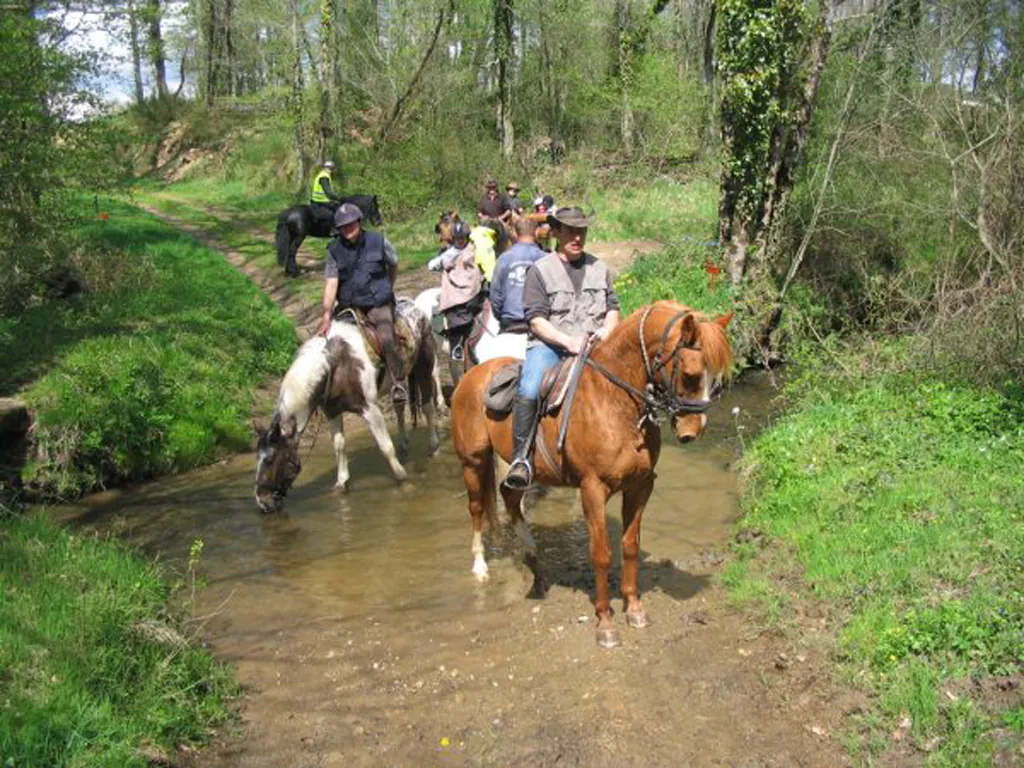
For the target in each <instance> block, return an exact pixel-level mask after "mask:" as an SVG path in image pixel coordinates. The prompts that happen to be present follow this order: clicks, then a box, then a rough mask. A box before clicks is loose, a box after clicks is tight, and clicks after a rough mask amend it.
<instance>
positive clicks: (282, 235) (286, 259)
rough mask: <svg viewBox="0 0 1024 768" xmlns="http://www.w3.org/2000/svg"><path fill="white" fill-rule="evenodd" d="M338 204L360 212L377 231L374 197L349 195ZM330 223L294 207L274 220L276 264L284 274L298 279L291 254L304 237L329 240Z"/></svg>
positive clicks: (303, 207)
mask: <svg viewBox="0 0 1024 768" xmlns="http://www.w3.org/2000/svg"><path fill="white" fill-rule="evenodd" d="M341 202H342V203H353V204H354V205H355V206H356V207H357V208H359V210H361V211H362V212H363V218H365V219H366V220H367V221H369V222H371V223H372V224H373V225H374V226H377V227H379V226H380V225H381V224H382V223H383V219H382V218H381V215H380V208H379V206H378V205H377V196H376V195H349V196H348V197H343V198H341ZM331 230H332V226H331V222H330V221H329V220H328V219H324V218H321V217H320V216H315V215H314V214H313V211H312V209H311V207H310V206H308V205H296V206H293V207H292V208H288V209H286V210H284V211H281V215H280V216H278V217H277V263H278V264H280V265H281V266H283V267H284V271H285V274H287V275H289V276H290V277H298V275H299V267H298V265H297V264H296V263H295V253H296V252H297V251H298V250H299V246H300V245H302V241H303V240H305V239H306V238H307V237H330V236H331V234H332V231H331Z"/></svg>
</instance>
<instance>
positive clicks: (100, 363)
mask: <svg viewBox="0 0 1024 768" xmlns="http://www.w3.org/2000/svg"><path fill="white" fill-rule="evenodd" d="M67 249H68V254H67V261H68V270H69V272H72V273H73V274H74V275H75V276H76V279H77V280H78V281H79V282H80V283H81V284H82V285H83V288H84V290H82V291H81V292H80V293H78V294H77V295H75V296H72V297H70V298H68V299H62V300H52V301H46V302H44V303H42V304H38V305H36V306H33V307H30V308H29V309H27V310H26V311H25V312H23V313H21V314H20V315H18V316H15V317H3V318H0V358H2V359H3V360H4V361H5V366H4V368H3V370H2V371H0V393H2V394H11V393H15V392H20V394H21V396H22V397H24V399H25V400H27V401H28V402H29V404H30V405H31V406H32V408H33V409H34V411H35V414H36V422H35V427H34V444H35V453H34V457H33V459H32V461H31V462H30V465H29V466H28V467H27V469H26V471H25V477H26V479H27V480H28V481H30V482H32V483H36V484H38V485H39V486H41V487H43V488H45V489H47V490H49V491H53V492H57V493H60V494H76V493H79V492H81V491H84V490H89V489H92V488H96V487H98V486H102V485H105V484H109V483H116V482H121V481H125V480H132V479H138V478H144V477H148V476H151V475H155V474H160V473H167V472H175V471H180V470H183V469H187V468H190V467H194V466H197V465H200V464H203V463H208V462H210V461H212V460H213V459H214V458H216V456H217V455H218V452H219V451H222V450H225V449H228V450H238V449H242V448H244V447H246V446H247V445H248V444H249V443H250V441H251V429H250V427H249V424H248V419H249V418H250V416H251V412H252V393H253V391H254V390H255V389H257V388H258V387H259V386H260V385H261V384H262V382H263V381H265V380H266V379H267V378H268V377H270V376H274V375H277V374H279V373H280V372H281V371H282V370H284V368H285V367H286V366H287V364H288V361H289V359H290V356H291V354H292V351H293V349H294V346H295V339H294V333H293V331H292V328H291V326H290V324H289V322H288V321H287V319H286V318H285V317H284V316H283V315H281V313H280V312H278V311H277V309H276V308H275V307H274V306H273V304H272V303H271V302H270V301H269V300H268V299H267V298H266V297H264V296H263V295H262V294H261V293H260V292H259V290H258V289H257V288H256V287H255V286H253V285H252V284H251V283H250V282H249V281H248V280H247V279H246V278H245V277H244V276H242V275H241V274H239V273H238V272H236V271H235V270H234V269H233V268H232V267H230V266H229V265H228V264H227V263H225V261H224V260H223V257H221V256H220V255H219V254H217V253H214V252H212V251H210V250H208V249H205V248H202V247H199V246H197V245H196V244H195V243H194V242H193V241H192V240H190V239H189V238H188V237H186V236H184V235H182V234H180V233H178V232H176V231H175V230H174V229H172V228H171V227H169V226H167V225H165V224H163V223H161V222H160V221H159V220H157V219H155V218H153V217H151V216H148V215H146V214H143V213H141V212H140V211H138V210H137V209H134V208H132V207H129V206H126V205H120V204H113V205H112V207H111V208H110V218H109V220H95V221H93V222H90V223H87V224H84V225H82V227H81V228H80V229H79V231H77V232H76V233H75V237H74V241H73V242H72V243H69V244H68V245H67Z"/></svg>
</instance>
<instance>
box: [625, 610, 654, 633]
mask: <svg viewBox="0 0 1024 768" xmlns="http://www.w3.org/2000/svg"><path fill="white" fill-rule="evenodd" d="M626 623H627V624H628V625H629V626H630V627H632V628H633V629H647V627H649V626H651V621H650V619H648V618H647V611H637V612H635V613H630V612H629V611H626Z"/></svg>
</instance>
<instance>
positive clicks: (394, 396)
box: [391, 384, 409, 403]
mask: <svg viewBox="0 0 1024 768" xmlns="http://www.w3.org/2000/svg"><path fill="white" fill-rule="evenodd" d="M408 399H409V393H408V392H406V391H405V387H403V386H402V385H401V384H393V385H392V386H391V402H392V403H404V402H406V401H407V400H408Z"/></svg>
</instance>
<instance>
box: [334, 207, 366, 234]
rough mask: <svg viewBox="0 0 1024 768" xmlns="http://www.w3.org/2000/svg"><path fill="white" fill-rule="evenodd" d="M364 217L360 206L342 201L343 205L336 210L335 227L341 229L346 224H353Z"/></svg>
mask: <svg viewBox="0 0 1024 768" xmlns="http://www.w3.org/2000/svg"><path fill="white" fill-rule="evenodd" d="M362 218H363V212H362V211H360V210H359V208H358V207H356V206H354V205H352V203H342V204H341V207H340V208H338V210H337V211H335V212H334V227H335V229H341V228H342V227H344V226H345V225H346V224H351V223H352V222H353V221H359V220H360V219H362Z"/></svg>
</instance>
